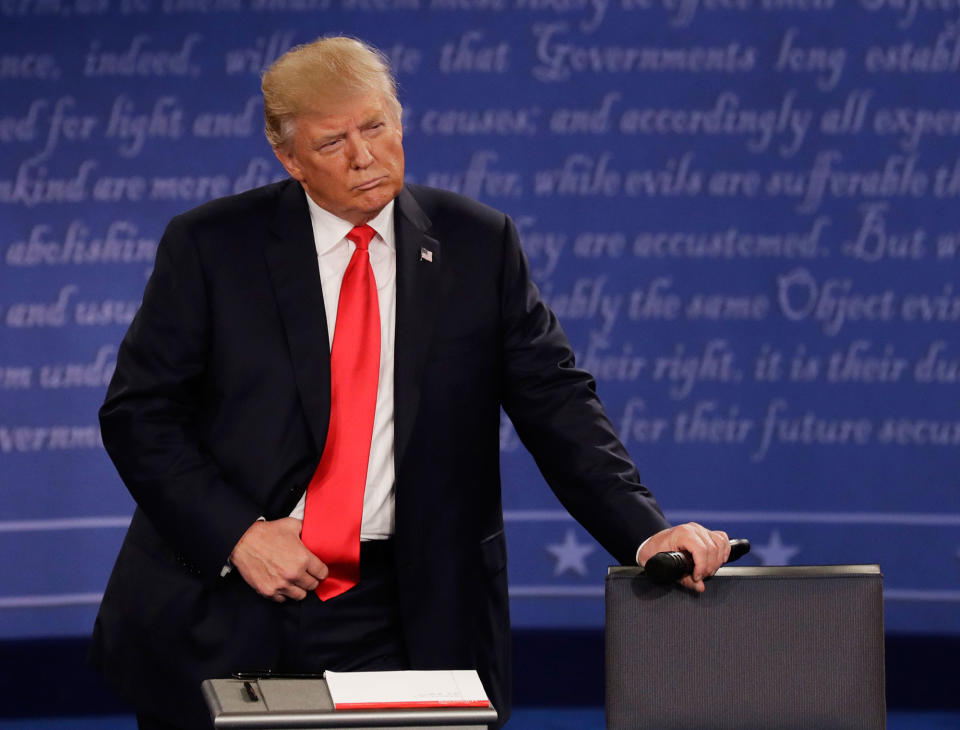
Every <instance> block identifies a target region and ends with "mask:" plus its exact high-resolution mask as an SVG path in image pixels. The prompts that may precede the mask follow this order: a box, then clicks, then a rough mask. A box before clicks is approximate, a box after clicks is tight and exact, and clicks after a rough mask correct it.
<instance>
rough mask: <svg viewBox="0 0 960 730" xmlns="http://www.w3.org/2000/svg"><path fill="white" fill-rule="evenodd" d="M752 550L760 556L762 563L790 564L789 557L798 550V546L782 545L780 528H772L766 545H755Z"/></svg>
mask: <svg viewBox="0 0 960 730" xmlns="http://www.w3.org/2000/svg"><path fill="white" fill-rule="evenodd" d="M752 552H755V553H756V554H757V555H759V556H760V562H761V563H762V564H763V565H790V558H792V557H793V556H794V555H796V554H797V553H799V552H800V547H799V546H797V545H784V544H783V541H782V540H781V539H780V530H774V531H773V532H771V533H770V541H769V542H768V543H767V544H766V545H755V546H754V547H753V550H752Z"/></svg>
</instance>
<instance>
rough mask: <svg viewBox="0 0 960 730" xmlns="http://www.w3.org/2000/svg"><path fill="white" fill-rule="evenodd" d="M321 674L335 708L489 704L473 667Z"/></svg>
mask: <svg viewBox="0 0 960 730" xmlns="http://www.w3.org/2000/svg"><path fill="white" fill-rule="evenodd" d="M323 676H324V678H325V679H326V680H327V687H328V689H329V690H330V697H331V698H332V699H333V704H334V706H335V707H336V708H337V709H342V708H344V707H422V706H452V707H456V706H458V705H459V706H478V705H479V704H480V703H482V705H483V706H484V707H485V706H487V705H488V704H489V700H488V699H487V694H486V692H484V691H483V685H482V684H481V683H480V677H479V676H477V673H476V671H475V670H473V669H453V670H438V671H419V670H410V671H401V672H324V675H323Z"/></svg>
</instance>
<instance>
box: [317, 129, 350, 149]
mask: <svg viewBox="0 0 960 730" xmlns="http://www.w3.org/2000/svg"><path fill="white" fill-rule="evenodd" d="M346 136H347V133H346V132H331V133H330V134H323V135H320V136H319V137H313V138H312V139H311V140H310V146H311V147H322V146H323V145H325V144H326V143H327V142H334V141H336V140H338V139H342V138H343V137H346Z"/></svg>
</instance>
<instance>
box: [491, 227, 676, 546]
mask: <svg viewBox="0 0 960 730" xmlns="http://www.w3.org/2000/svg"><path fill="white" fill-rule="evenodd" d="M501 281H502V292H501V308H502V322H503V325H502V326H503V343H504V357H503V383H504V396H503V407H504V410H505V411H506V413H507V415H508V416H509V417H510V420H511V421H512V422H513V426H514V428H515V429H516V431H517V435H518V436H519V437H520V439H521V441H522V442H523V444H524V446H525V447H526V448H527V449H528V450H529V451H530V453H531V454H532V455H533V458H534V460H535V461H536V463H537V466H538V467H539V469H540V471H541V473H542V474H543V476H544V478H545V479H546V480H547V483H548V484H549V485H550V487H551V488H552V489H553V491H554V492H555V493H556V495H557V497H558V498H559V499H560V501H561V503H562V504H563V505H564V507H566V509H567V510H568V511H569V512H570V514H571V515H573V517H574V518H576V519H577V521H579V522H580V523H581V524H582V525H583V526H584V527H585V528H586V529H587V530H588V531H589V532H590V533H591V534H592V535H593V536H594V537H595V538H596V539H597V541H598V542H600V544H601V545H603V546H604V548H606V550H607V551H609V552H610V554H611V555H613V556H614V558H616V559H617V560H619V561H620V562H621V563H622V564H624V565H633V564H635V561H636V551H637V548H638V547H639V546H640V543H641V542H643V540H645V539H646V538H647V537H649V536H650V535H652V534H653V533H655V532H658V531H660V530H662V529H664V528H666V527H669V523H668V522H667V521H666V519H665V518H664V516H663V513H662V512H661V510H660V507H659V506H658V505H657V502H656V500H655V499H654V497H653V495H652V494H651V493H650V491H649V490H648V489H647V488H646V487H645V486H644V485H643V484H642V483H641V481H640V476H639V474H638V472H637V469H636V467H635V466H634V464H633V462H632V461H631V460H630V457H629V455H628V454H627V452H626V449H625V448H624V446H623V444H622V443H621V442H620V439H619V438H618V437H617V434H616V432H615V431H614V428H613V425H612V424H611V423H610V420H609V419H608V418H607V415H606V413H605V412H604V409H603V405H602V404H601V403H600V399H599V398H598V396H597V393H596V384H595V382H594V380H593V378H592V376H591V375H590V374H589V373H588V372H586V371H585V370H581V369H578V368H577V367H576V366H575V363H574V355H573V351H572V349H571V347H570V344H569V342H568V341H567V338H566V335H565V334H564V333H563V330H562V329H561V327H560V323H559V322H558V321H557V318H556V315H554V313H553V312H552V311H551V310H550V309H549V307H547V305H546V304H545V303H544V302H543V300H542V299H541V298H540V293H539V292H538V290H537V288H536V286H535V285H534V284H533V282H532V281H531V279H530V271H529V266H528V263H527V260H526V257H525V256H524V254H523V251H522V249H521V247H520V242H519V239H518V236H517V232H516V229H515V227H514V225H513V222H512V221H511V220H510V219H509V218H507V219H506V224H505V228H504V232H503V273H502V277H501Z"/></svg>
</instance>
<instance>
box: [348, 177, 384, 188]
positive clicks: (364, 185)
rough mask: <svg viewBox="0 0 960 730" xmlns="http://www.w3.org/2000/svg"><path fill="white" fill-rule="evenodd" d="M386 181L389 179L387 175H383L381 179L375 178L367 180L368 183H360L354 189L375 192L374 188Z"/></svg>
mask: <svg viewBox="0 0 960 730" xmlns="http://www.w3.org/2000/svg"><path fill="white" fill-rule="evenodd" d="M386 179H387V178H386V175H381V176H380V177H375V178H373V179H372V180H367V181H366V182H363V183H360V184H359V185H355V186H354V187H353V189H354V190H361V191H362V190H373V188H375V187H377V185H379V184H380V183H382V182H383V181H384V180H386Z"/></svg>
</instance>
